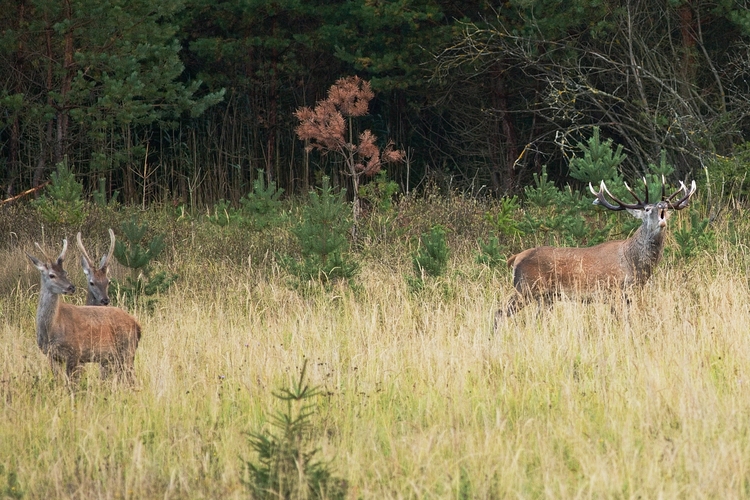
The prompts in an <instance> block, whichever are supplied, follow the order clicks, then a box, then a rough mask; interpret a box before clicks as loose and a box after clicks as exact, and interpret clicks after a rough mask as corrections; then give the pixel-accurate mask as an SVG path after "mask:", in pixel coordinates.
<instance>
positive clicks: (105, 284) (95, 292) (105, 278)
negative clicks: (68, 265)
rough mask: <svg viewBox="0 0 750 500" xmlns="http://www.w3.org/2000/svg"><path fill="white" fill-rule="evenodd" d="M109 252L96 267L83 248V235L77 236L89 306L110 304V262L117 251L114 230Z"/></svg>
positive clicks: (110, 231)
mask: <svg viewBox="0 0 750 500" xmlns="http://www.w3.org/2000/svg"><path fill="white" fill-rule="evenodd" d="M109 241H110V244H109V251H108V252H107V253H106V254H104V256H103V257H102V260H101V261H100V262H99V267H97V266H96V264H95V263H94V261H93V259H92V258H91V257H89V254H88V252H87V251H86V248H85V247H84V246H83V242H82V241H81V233H80V232H79V233H78V234H77V235H76V242H77V244H78V249H79V250H80V251H81V266H82V267H83V273H84V274H85V275H86V280H87V281H88V289H89V299H88V300H87V302H86V303H87V304H89V305H102V306H106V305H108V304H109V274H108V271H109V267H108V266H109V261H110V259H111V258H112V253H113V252H114V251H115V233H114V231H112V229H110V230H109Z"/></svg>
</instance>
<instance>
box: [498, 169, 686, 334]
mask: <svg viewBox="0 0 750 500" xmlns="http://www.w3.org/2000/svg"><path fill="white" fill-rule="evenodd" d="M643 182H644V184H645V185H646V197H645V200H643V201H641V199H640V198H638V195H636V194H635V193H634V192H633V190H632V189H630V187H629V186H628V185H627V183H626V184H625V187H626V188H627V190H628V191H629V192H630V194H631V195H633V198H635V200H636V203H624V202H622V201H620V200H618V199H617V198H615V197H614V196H612V193H610V192H609V190H608V189H607V186H606V185H605V184H604V181H602V183H601V186H600V187H599V192H596V191H595V190H594V187H593V186H592V185H591V184H589V189H591V192H592V193H593V194H594V196H595V197H596V199H595V200H594V204H595V205H601V206H603V207H605V208H608V209H609V210H617V211H619V210H627V211H628V212H629V213H630V214H631V215H632V216H634V217H636V218H638V219H641V220H642V221H643V223H642V224H641V226H640V227H639V228H638V229H637V230H636V231H635V233H634V234H633V236H631V237H630V238H628V239H626V240H617V241H608V242H606V243H601V244H599V245H595V246H593V247H589V248H559V247H536V248H530V249H528V250H524V251H523V252H521V253H518V254H516V255H512V256H511V257H509V258H508V266H512V267H513V286H514V287H515V289H516V292H517V293H516V295H515V296H514V297H513V298H511V300H510V302H509V303H508V307H507V308H506V310H505V311H503V310H499V311H498V312H497V314H496V315H495V325H496V326H497V325H498V323H499V322H500V321H501V320H502V319H503V317H506V316H511V315H513V314H514V313H516V312H517V311H518V310H519V309H520V308H522V307H523V306H525V305H526V304H527V303H528V302H529V301H530V300H531V299H536V300H537V301H539V302H543V301H550V300H552V299H554V297H555V296H556V295H559V294H560V293H570V294H575V295H581V294H583V295H586V294H590V293H592V292H596V291H597V290H602V289H603V290H612V289H620V290H623V291H626V290H627V289H628V288H630V287H634V286H642V285H644V284H645V283H646V281H648V279H649V277H650V276H651V273H652V272H653V270H654V268H655V267H656V265H657V264H658V263H659V260H660V259H661V256H662V252H663V250H664V235H665V231H664V230H665V229H666V227H667V219H668V218H669V216H670V215H671V212H670V210H682V209H683V208H685V207H687V206H688V204H689V203H690V198H691V197H692V196H693V194H694V193H695V189H696V187H695V181H693V182H692V184H691V186H690V189H688V188H687V187H686V186H685V184H684V183H683V182H680V189H678V190H677V191H676V192H674V193H673V194H672V195H671V196H666V193H665V187H664V179H662V189H661V192H662V199H661V201H659V202H657V203H649V199H648V184H647V183H646V179H645V178H644V179H643ZM604 193H606V194H607V195H608V196H609V197H610V198H611V199H612V201H614V204H613V203H610V202H609V201H607V199H606V198H605V196H604ZM680 193H684V196H683V197H682V198H680V199H679V200H678V201H676V202H675V201H673V200H674V199H675V198H676V197H677V196H678V195H679V194H680Z"/></svg>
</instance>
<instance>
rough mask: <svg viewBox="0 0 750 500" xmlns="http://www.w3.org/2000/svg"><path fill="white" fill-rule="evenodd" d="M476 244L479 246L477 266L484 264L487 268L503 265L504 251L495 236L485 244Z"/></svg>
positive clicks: (483, 242)
mask: <svg viewBox="0 0 750 500" xmlns="http://www.w3.org/2000/svg"><path fill="white" fill-rule="evenodd" d="M477 243H478V245H479V253H478V254H477V259H476V260H477V263H478V264H484V265H486V266H489V267H496V266H499V265H502V264H505V262H506V258H505V249H504V247H503V246H502V245H501V244H500V239H499V238H498V237H497V236H492V237H490V238H489V239H488V240H487V241H486V242H485V241H483V240H478V241H477Z"/></svg>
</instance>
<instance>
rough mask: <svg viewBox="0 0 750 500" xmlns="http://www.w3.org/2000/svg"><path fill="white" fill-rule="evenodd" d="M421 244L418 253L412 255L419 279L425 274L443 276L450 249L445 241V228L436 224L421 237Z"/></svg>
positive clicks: (415, 271)
mask: <svg viewBox="0 0 750 500" xmlns="http://www.w3.org/2000/svg"><path fill="white" fill-rule="evenodd" d="M420 241H421V243H422V244H421V245H420V247H419V249H418V250H417V252H416V253H414V254H413V255H412V264H413V268H414V273H415V274H416V275H417V278H418V279H424V277H425V276H432V277H437V276H442V275H443V274H445V271H446V269H447V268H448V257H449V255H450V250H449V249H448V244H447V243H446V241H445V228H444V227H443V226H441V225H439V224H438V225H435V226H433V227H432V229H430V232H429V233H423V234H422V237H421V238H420Z"/></svg>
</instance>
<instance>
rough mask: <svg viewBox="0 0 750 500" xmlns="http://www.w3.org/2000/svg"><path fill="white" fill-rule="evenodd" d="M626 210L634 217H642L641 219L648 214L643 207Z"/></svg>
mask: <svg viewBox="0 0 750 500" xmlns="http://www.w3.org/2000/svg"><path fill="white" fill-rule="evenodd" d="M625 210H627V211H628V213H629V214H630V215H632V216H633V217H635V218H636V219H641V220H642V219H643V217H644V216H645V214H646V212H645V211H644V210H642V209H635V208H626V209H625Z"/></svg>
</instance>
